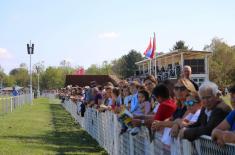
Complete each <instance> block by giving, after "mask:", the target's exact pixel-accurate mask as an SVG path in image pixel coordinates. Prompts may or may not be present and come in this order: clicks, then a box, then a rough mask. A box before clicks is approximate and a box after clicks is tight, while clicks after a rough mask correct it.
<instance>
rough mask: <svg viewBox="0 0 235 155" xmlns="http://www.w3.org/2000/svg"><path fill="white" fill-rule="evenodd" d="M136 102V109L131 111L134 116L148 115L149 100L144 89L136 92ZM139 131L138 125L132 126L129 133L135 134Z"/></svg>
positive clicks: (149, 110)
mask: <svg viewBox="0 0 235 155" xmlns="http://www.w3.org/2000/svg"><path fill="white" fill-rule="evenodd" d="M138 102H139V106H138V108H137V109H136V111H134V112H133V115H134V117H135V116H141V115H148V114H150V112H151V103H150V102H149V94H148V92H147V91H145V90H141V91H139V93H138ZM139 131H140V127H139V126H138V127H134V128H133V129H132V130H131V131H130V133H131V135H133V136H134V135H136V134H138V132H139Z"/></svg>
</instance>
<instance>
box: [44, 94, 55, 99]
mask: <svg viewBox="0 0 235 155" xmlns="http://www.w3.org/2000/svg"><path fill="white" fill-rule="evenodd" d="M40 97H46V98H49V99H55V98H56V94H55V93H42V95H41V96H40Z"/></svg>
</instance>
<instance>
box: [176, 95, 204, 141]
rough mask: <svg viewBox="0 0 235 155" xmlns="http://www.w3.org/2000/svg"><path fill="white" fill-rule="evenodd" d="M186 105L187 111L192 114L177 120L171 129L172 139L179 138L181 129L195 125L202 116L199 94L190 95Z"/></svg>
mask: <svg viewBox="0 0 235 155" xmlns="http://www.w3.org/2000/svg"><path fill="white" fill-rule="evenodd" d="M184 105H186V106H187V110H188V111H189V112H190V113H189V114H187V115H186V116H185V118H183V119H176V120H175V121H174V125H173V127H172V129H171V136H172V137H177V136H178V133H179V130H180V129H181V128H183V127H187V126H188V125H191V124H193V123H195V122H196V121H197V120H198V117H199V115H200V112H201V107H202V104H201V101H200V98H199V95H198V93H197V92H194V93H190V95H189V96H188V97H187V99H186V101H185V102H184Z"/></svg>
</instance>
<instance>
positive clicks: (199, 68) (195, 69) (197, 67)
mask: <svg viewBox="0 0 235 155" xmlns="http://www.w3.org/2000/svg"><path fill="white" fill-rule="evenodd" d="M184 65H188V66H190V67H191V68H192V74H205V60H204V59H190V60H184Z"/></svg>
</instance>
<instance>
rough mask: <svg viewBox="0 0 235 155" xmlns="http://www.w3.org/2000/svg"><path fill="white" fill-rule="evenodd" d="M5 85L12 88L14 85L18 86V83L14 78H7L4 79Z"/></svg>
mask: <svg viewBox="0 0 235 155" xmlns="http://www.w3.org/2000/svg"><path fill="white" fill-rule="evenodd" d="M3 85H4V86H5V87H12V86H14V85H16V81H15V79H14V77H13V76H11V75H10V76H5V77H4V79H3Z"/></svg>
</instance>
